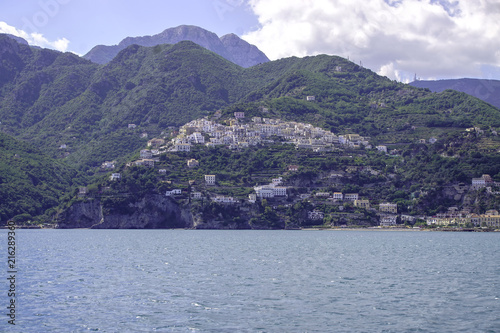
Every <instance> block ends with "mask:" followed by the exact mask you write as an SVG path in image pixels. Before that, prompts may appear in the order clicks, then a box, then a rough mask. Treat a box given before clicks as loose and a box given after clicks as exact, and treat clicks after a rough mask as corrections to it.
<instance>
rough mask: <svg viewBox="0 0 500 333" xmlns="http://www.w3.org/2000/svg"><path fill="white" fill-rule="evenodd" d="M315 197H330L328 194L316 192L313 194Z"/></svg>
mask: <svg viewBox="0 0 500 333" xmlns="http://www.w3.org/2000/svg"><path fill="white" fill-rule="evenodd" d="M315 196H317V197H325V198H328V197H329V196H330V193H328V192H317V193H316V194H315Z"/></svg>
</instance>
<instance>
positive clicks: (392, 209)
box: [378, 202, 398, 214]
mask: <svg viewBox="0 0 500 333" xmlns="http://www.w3.org/2000/svg"><path fill="white" fill-rule="evenodd" d="M378 210H379V211H381V212H385V213H391V214H397V213H398V205H397V204H393V203H388V202H386V203H381V204H380V205H378Z"/></svg>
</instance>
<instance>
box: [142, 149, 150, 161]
mask: <svg viewBox="0 0 500 333" xmlns="http://www.w3.org/2000/svg"><path fill="white" fill-rule="evenodd" d="M139 156H140V157H141V158H142V159H145V158H152V157H153V153H152V152H151V150H148V149H143V150H141V153H140V155H139Z"/></svg>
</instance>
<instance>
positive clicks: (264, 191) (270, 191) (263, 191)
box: [254, 185, 274, 199]
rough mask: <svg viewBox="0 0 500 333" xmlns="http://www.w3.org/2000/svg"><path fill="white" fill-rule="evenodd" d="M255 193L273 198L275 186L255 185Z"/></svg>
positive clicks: (259, 196)
mask: <svg viewBox="0 0 500 333" xmlns="http://www.w3.org/2000/svg"><path fill="white" fill-rule="evenodd" d="M254 190H255V195H256V196H257V197H258V198H260V199H264V198H273V197H274V187H272V186H269V185H262V186H256V187H254Z"/></svg>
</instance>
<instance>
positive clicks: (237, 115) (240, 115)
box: [234, 112, 245, 119]
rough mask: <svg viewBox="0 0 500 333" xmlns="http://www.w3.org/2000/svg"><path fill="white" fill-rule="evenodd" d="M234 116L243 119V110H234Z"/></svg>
mask: <svg viewBox="0 0 500 333" xmlns="http://www.w3.org/2000/svg"><path fill="white" fill-rule="evenodd" d="M234 117H235V118H236V119H243V118H245V112H235V113H234Z"/></svg>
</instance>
